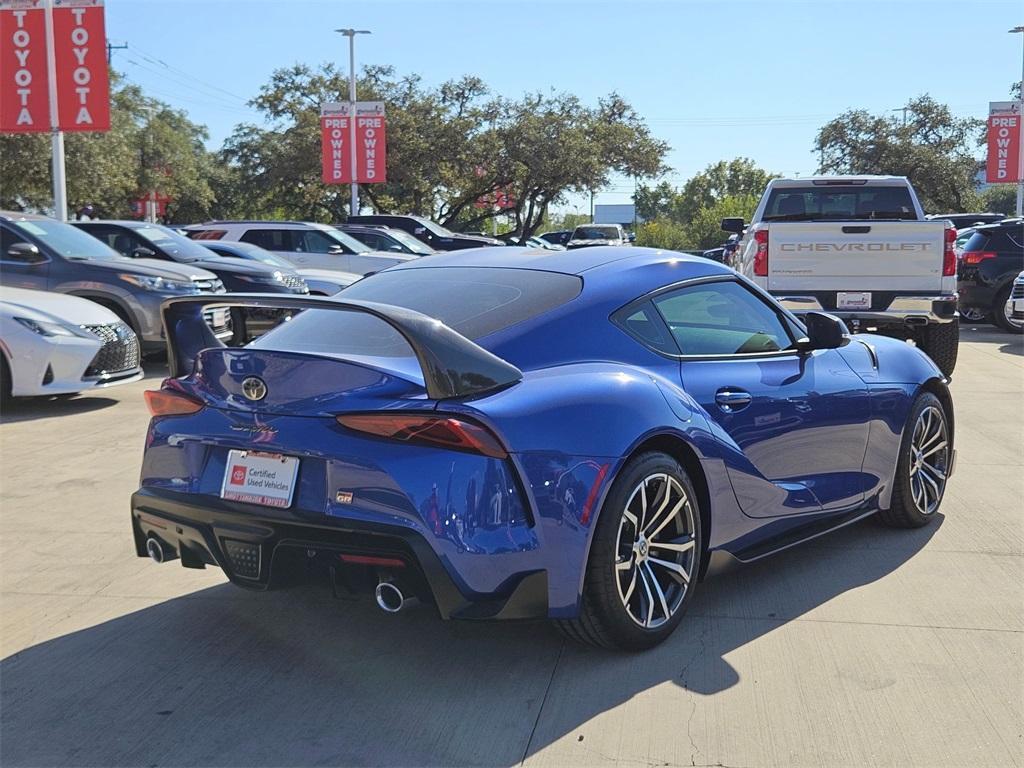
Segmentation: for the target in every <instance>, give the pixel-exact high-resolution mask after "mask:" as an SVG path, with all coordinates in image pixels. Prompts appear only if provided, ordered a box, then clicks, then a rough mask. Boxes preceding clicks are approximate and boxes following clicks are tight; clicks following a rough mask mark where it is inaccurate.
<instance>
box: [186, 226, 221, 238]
mask: <svg viewBox="0 0 1024 768" xmlns="http://www.w3.org/2000/svg"><path fill="white" fill-rule="evenodd" d="M227 233H228V231H227V230H226V229H192V230H189V231H188V232H186V233H185V234H186V235H188V237H189V238H190V239H192V240H220V239H221V238H222V237H224V235H226V234H227Z"/></svg>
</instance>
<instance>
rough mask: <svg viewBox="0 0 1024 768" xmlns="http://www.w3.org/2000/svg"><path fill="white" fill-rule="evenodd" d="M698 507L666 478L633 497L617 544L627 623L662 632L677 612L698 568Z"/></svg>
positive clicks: (647, 482) (646, 483)
mask: <svg viewBox="0 0 1024 768" xmlns="http://www.w3.org/2000/svg"><path fill="white" fill-rule="evenodd" d="M693 515H694V507H693V504H692V503H691V500H690V498H689V496H688V495H687V493H686V491H685V490H684V488H683V486H682V485H681V484H680V483H679V482H678V481H677V480H676V479H675V478H673V477H671V476H670V475H667V474H664V473H658V474H653V475H649V476H648V477H646V478H644V480H643V481H642V482H640V483H639V484H638V485H637V486H636V487H635V488H634V489H633V492H632V493H631V494H630V496H629V501H627V502H626V508H625V509H624V510H623V512H622V518H621V520H620V521H619V531H618V537H617V539H616V561H615V564H614V569H615V583H616V586H617V587H618V592H619V599H620V600H621V601H622V605H623V607H624V608H625V609H626V613H628V614H629V617H630V618H631V619H632V620H633V621H634V622H635V623H636V624H638V625H640V626H641V627H644V628H645V629H655V628H657V627H660V626H661V625H663V624H664V623H665V622H667V621H668V620H669V619H671V618H672V616H674V615H675V613H676V611H677V610H679V606H680V605H682V602H683V598H684V597H685V596H686V591H687V589H688V588H689V585H690V581H691V580H692V579H693V576H694V570H695V567H696V561H697V558H696V551H697V549H696V541H695V540H694V532H695V531H696V530H697V529H696V526H695V525H694V517H693Z"/></svg>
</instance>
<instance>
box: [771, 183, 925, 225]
mask: <svg viewBox="0 0 1024 768" xmlns="http://www.w3.org/2000/svg"><path fill="white" fill-rule="evenodd" d="M821 219H826V220H828V219H839V220H852V219H915V220H916V219H917V213H916V212H915V211H914V203H913V201H912V200H911V199H910V190H908V189H907V188H906V187H866V186H857V185H850V186H832V185H829V186H815V187H812V186H808V187H786V188H782V189H773V190H772V192H771V194H770V195H769V197H768V205H767V206H766V207H765V210H764V215H763V216H762V217H761V220H762V221H814V220H821Z"/></svg>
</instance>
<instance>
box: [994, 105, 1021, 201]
mask: <svg viewBox="0 0 1024 768" xmlns="http://www.w3.org/2000/svg"><path fill="white" fill-rule="evenodd" d="M1020 144H1021V102H1019V101H993V102H990V103H989V110H988V162H986V164H985V180H986V181H987V182H988V183H989V184H1013V183H1016V182H1020V181H1024V179H1022V172H1021V160H1022V157H1021V147H1020Z"/></svg>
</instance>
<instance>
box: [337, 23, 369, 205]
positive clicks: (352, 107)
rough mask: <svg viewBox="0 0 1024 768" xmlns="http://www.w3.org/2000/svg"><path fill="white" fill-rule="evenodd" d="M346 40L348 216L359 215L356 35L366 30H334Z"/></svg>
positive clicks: (366, 32)
mask: <svg viewBox="0 0 1024 768" xmlns="http://www.w3.org/2000/svg"><path fill="white" fill-rule="evenodd" d="M334 31H335V32H340V33H341V34H343V35H344V36H345V37H347V38H348V121H349V122H348V143H349V153H350V154H349V159H350V160H351V163H352V198H351V200H350V201H349V216H357V215H359V184H358V183H357V182H356V35H368V34H370V30H368V29H336V30H334Z"/></svg>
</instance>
